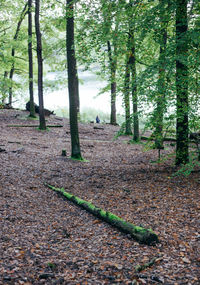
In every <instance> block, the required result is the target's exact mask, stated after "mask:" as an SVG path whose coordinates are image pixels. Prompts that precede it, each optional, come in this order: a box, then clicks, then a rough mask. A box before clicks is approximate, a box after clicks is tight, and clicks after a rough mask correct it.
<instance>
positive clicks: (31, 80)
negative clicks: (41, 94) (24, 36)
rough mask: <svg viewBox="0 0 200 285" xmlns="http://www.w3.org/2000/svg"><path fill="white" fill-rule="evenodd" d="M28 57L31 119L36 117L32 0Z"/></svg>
mask: <svg viewBox="0 0 200 285" xmlns="http://www.w3.org/2000/svg"><path fill="white" fill-rule="evenodd" d="M28 57H29V95H30V117H32V118H34V117H35V105H34V95H33V51H32V0H28Z"/></svg>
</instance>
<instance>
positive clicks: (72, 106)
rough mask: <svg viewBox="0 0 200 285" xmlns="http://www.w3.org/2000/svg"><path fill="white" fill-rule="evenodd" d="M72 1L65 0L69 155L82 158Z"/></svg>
mask: <svg viewBox="0 0 200 285" xmlns="http://www.w3.org/2000/svg"><path fill="white" fill-rule="evenodd" d="M73 3H74V1H73V0H66V23H67V27H66V31H67V36H66V41H67V43H66V45H67V71H68V92H69V115H70V133H71V157H72V158H75V159H82V157H81V149H80V142H79V131H78V113H79V105H78V104H77V98H79V86H78V72H77V66H76V56H75V40H74V6H73Z"/></svg>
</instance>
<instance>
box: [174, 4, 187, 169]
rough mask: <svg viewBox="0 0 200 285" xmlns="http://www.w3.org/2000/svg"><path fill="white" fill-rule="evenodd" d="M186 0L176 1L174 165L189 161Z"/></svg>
mask: <svg viewBox="0 0 200 285" xmlns="http://www.w3.org/2000/svg"><path fill="white" fill-rule="evenodd" d="M187 2H188V1H187V0H176V96H177V98H176V115H177V121H176V139H177V143H176V165H180V164H186V163H187V162H188V161H189V150H188V133H189V131H188V130H189V127H188V67H187V57H188V42H187V30H188V23H187Z"/></svg>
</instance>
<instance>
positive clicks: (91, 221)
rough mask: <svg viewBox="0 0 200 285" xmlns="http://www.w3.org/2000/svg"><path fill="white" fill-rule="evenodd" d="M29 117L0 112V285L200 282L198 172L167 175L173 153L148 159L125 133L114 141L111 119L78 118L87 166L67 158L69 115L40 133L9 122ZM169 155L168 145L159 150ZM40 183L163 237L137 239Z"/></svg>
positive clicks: (24, 121)
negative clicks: (99, 125)
mask: <svg viewBox="0 0 200 285" xmlns="http://www.w3.org/2000/svg"><path fill="white" fill-rule="evenodd" d="M27 115H28V112H25V111H19V110H0V131H1V136H0V151H1V152H0V160H1V163H0V169H1V170H0V193H1V199H0V284H3V285H5V284H26V285H28V284H169V285H170V284H181V285H182V284H199V279H198V278H199V275H198V274H199V265H200V257H199V256H198V251H199V247H198V246H199V240H200V230H199V229H200V225H199V224H198V221H199V217H198V215H199V210H200V175H199V173H200V172H199V169H197V171H196V172H194V173H192V174H191V175H190V176H189V177H188V178H185V177H182V176H178V177H174V176H172V175H173V173H174V171H175V169H174V166H173V162H172V158H169V159H167V160H165V161H164V162H163V163H162V164H158V163H151V161H152V160H156V159H157V155H158V154H157V151H156V150H149V151H144V145H143V144H127V140H128V138H127V137H119V139H117V140H114V141H113V137H114V135H115V134H116V132H117V131H118V129H119V127H117V126H111V125H104V130H95V129H94V128H93V127H94V125H93V124H80V129H79V131H80V143H81V150H82V155H83V157H84V159H86V160H87V161H88V162H80V161H74V160H71V159H70V158H69V156H70V133H69V121H68V120H67V119H64V118H63V119H62V121H61V120H59V124H63V128H50V130H49V131H47V132H43V131H38V130H37V129H36V128H33V127H30V128H27V127H26V128H14V127H13V128H12V127H7V125H8V124H30V125H32V124H33V123H35V124H36V125H37V124H38V121H32V120H28V119H27V118H26V116H27ZM47 120H48V121H47V123H48V124H50V125H53V124H58V120H57V119H56V117H55V116H50V117H48V118H47ZM63 149H66V151H67V156H66V157H63V156H61V152H62V150H63ZM172 152H173V148H172V147H171V146H170V145H169V143H168V144H166V149H165V150H164V151H163V153H165V154H170V153H172ZM44 183H49V184H51V185H54V186H55V187H58V188H61V187H63V188H65V189H66V191H68V192H70V193H72V194H74V195H76V196H78V197H80V198H82V199H85V200H87V201H91V202H92V203H93V204H95V205H96V206H98V207H100V208H102V209H104V210H107V211H110V212H112V213H114V214H115V215H118V216H120V217H122V218H123V219H125V220H127V221H129V222H131V223H133V224H135V225H142V226H144V227H145V228H152V229H153V231H155V232H156V233H157V234H158V236H159V239H160V243H159V244H157V245H155V246H146V245H142V244H139V243H137V242H135V241H134V240H133V239H130V238H129V236H127V235H125V234H122V233H120V232H119V231H118V230H117V229H115V228H112V227H111V226H110V225H108V224H106V223H105V222H102V221H100V220H99V219H97V218H95V217H94V216H92V215H91V214H90V213H87V212H86V211H85V210H82V209H80V208H78V207H77V206H75V205H73V204H72V203H71V202H68V201H66V200H65V199H63V198H62V197H61V196H59V195H58V194H57V193H55V192H54V191H51V190H50V189H48V188H47V187H45V185H44ZM152 259H154V260H155V262H154V263H153V264H152V266H150V267H148V268H146V269H144V270H143V271H141V272H137V270H136V269H135V267H136V266H137V265H144V264H146V263H148V262H150V261H151V260H152ZM134 280H135V283H132V282H134Z"/></svg>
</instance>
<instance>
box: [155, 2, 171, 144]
mask: <svg viewBox="0 0 200 285" xmlns="http://www.w3.org/2000/svg"><path fill="white" fill-rule="evenodd" d="M165 3H166V0H159V5H160V11H159V13H160V54H159V74H158V96H157V98H156V110H155V147H156V148H157V149H162V148H163V118H164V111H165V109H166V103H165V101H166V98H165V88H166V86H165V79H166V76H165V70H166V45H167V25H168V15H167V13H166V9H167V8H166V7H165ZM168 8H169V5H168ZM168 10H169V9H168Z"/></svg>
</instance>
